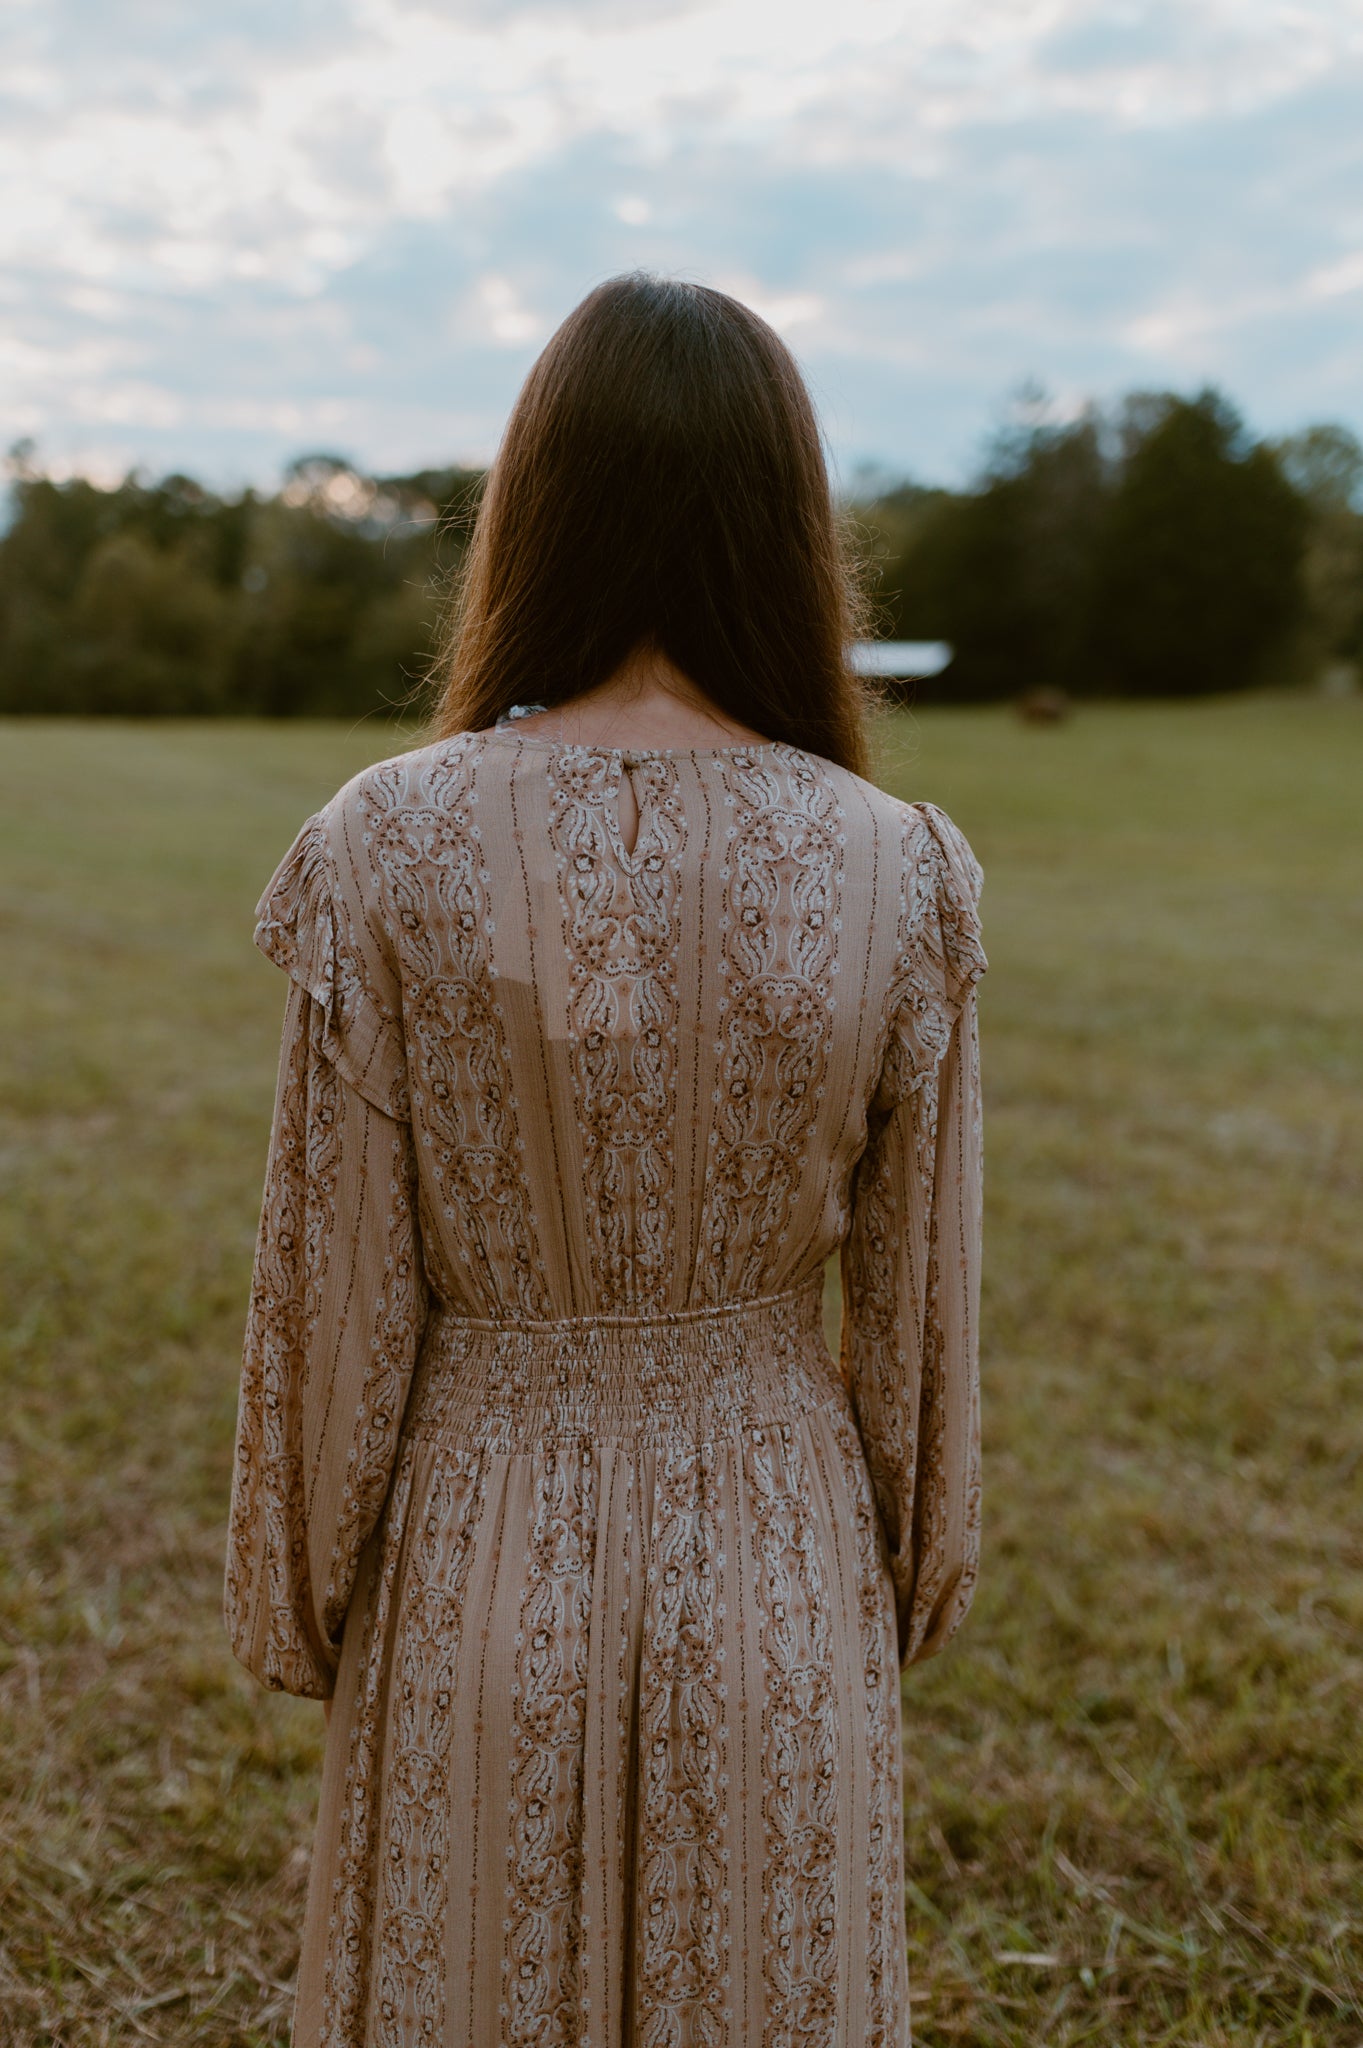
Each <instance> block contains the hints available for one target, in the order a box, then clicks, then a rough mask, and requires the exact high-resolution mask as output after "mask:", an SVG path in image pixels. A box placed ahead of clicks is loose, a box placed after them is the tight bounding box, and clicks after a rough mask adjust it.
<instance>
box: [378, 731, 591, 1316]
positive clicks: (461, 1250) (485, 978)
mask: <svg viewBox="0 0 1363 2048" xmlns="http://www.w3.org/2000/svg"><path fill="white" fill-rule="evenodd" d="M444 766H445V769H446V773H445V775H444V776H437V777H433V778H431V780H432V782H433V784H434V787H433V789H432V791H431V794H432V795H437V794H441V793H443V795H444V797H445V801H444V802H443V803H437V802H430V803H422V804H416V803H411V802H409V803H406V804H403V805H400V806H396V807H395V808H394V809H393V810H392V811H390V812H387V813H383V814H380V813H377V812H376V813H375V814H374V816H373V818H372V819H371V822H370V837H369V852H370V858H371V859H372V861H373V862H374V864H375V867H376V869H377V871H378V873H379V874H380V875H381V877H382V880H383V893H384V899H385V902H386V904H387V906H388V908H389V913H390V918H391V922H392V926H393V930H394V941H395V944H396V947H397V951H398V955H399V958H400V960H401V962H402V967H403V976H404V983H405V989H406V999H405V1016H406V1029H407V1041H408V1045H409V1047H410V1050H411V1055H412V1062H413V1075H412V1086H413V1088H414V1090H415V1091H416V1107H417V1115H418V1118H419V1121H420V1123H421V1126H422V1129H423V1132H424V1136H425V1138H426V1145H425V1148H424V1151H423V1164H424V1166H425V1168H426V1170H427V1172H428V1173H429V1176H430V1180H431V1188H430V1190H429V1193H428V1196H427V1206H428V1208H429V1210H430V1212H431V1214H432V1215H433V1216H435V1217H437V1218H438V1220H439V1223H440V1226H441V1237H442V1239H443V1240H444V1243H443V1247H442V1248H443V1250H444V1253H445V1259H444V1263H445V1264H446V1266H447V1267H448V1268H449V1269H450V1270H451V1271H452V1272H453V1273H454V1274H456V1275H457V1276H458V1279H459V1282H460V1283H461V1286H462V1288H464V1289H467V1296H466V1298H467V1299H469V1300H471V1301H473V1302H476V1303H483V1302H485V1301H486V1300H487V1299H488V1296H489V1294H492V1295H493V1296H494V1298H495V1299H499V1300H503V1301H510V1302H514V1303H515V1305H516V1306H517V1307H518V1308H519V1309H521V1310H522V1311H523V1312H524V1313H525V1314H526V1315H532V1316H543V1315H546V1314H548V1313H549V1312H550V1305H549V1302H548V1299H547V1297H546V1294H545V1291H544V1261H543V1257H542V1254H541V1251H540V1245H539V1240H538V1234H537V1229H536V1224H535V1218H534V1213H533V1207H532V1203H531V1198H530V1191H529V1182H528V1177H527V1175H526V1171H525V1164H524V1160H523V1158H522V1156H521V1133H520V1124H519V1109H520V1105H519V1103H518V1101H517V1097H516V1091H515V1086H514V1084H513V1080H512V1075H511V1071H510V1066H509V1061H508V1056H507V1044H506V1031H505V1020H504V1017H503V1013H502V1006H501V1003H500V1002H499V1001H498V996H497V979H496V972H495V965H494V962H493V958H492V951H491V942H492V938H493V934H494V923H493V918H492V912H491V900H490V891H491V885H492V877H491V874H490V873H489V871H488V868H487V866H486V863H485V859H484V855H483V850H482V843H481V842H482V833H481V828H480V826H479V824H478V822H477V818H476V815H475V809H476V807H475V805H474V803H473V800H472V793H471V792H470V791H469V790H468V788H467V786H466V784H465V783H464V782H463V781H461V780H460V779H459V778H458V777H457V776H455V775H454V774H453V773H452V772H450V771H451V769H452V766H453V764H451V763H446V764H444Z"/></svg>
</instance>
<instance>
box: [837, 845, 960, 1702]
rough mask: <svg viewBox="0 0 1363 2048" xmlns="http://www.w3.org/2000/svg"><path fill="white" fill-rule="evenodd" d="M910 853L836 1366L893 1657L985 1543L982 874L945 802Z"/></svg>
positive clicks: (944, 1606) (919, 1639)
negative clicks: (868, 1481)
mask: <svg viewBox="0 0 1363 2048" xmlns="http://www.w3.org/2000/svg"><path fill="white" fill-rule="evenodd" d="M919 816H920V818H921V819H922V821H923V826H924V828H925V829H923V830H921V831H919V832H918V833H917V834H916V836H915V838H914V841H913V845H912V848H911V858H910V860H909V861H908V862H907V863H906V883H905V894H904V913H903V926H902V929H903V933H904V940H903V948H902V954H901V962H900V973H899V975H898V976H897V979H896V987H895V990H894V992H893V999H892V1003H891V1007H890V1013H889V1028H888V1033H887V1042H886V1051H885V1057H884V1063H883V1068H882V1073H881V1079H880V1083H879V1086H878V1089H877V1092H876V1095H875V1098H874V1099H873V1101H872V1103H871V1105H870V1109H869V1114H868V1128H869V1132H870V1136H869V1140H868V1143H867V1146H866V1149H865V1151H864V1152H863V1154H862V1157H861V1159H860V1161H859V1163H858V1166H857V1170H856V1175H855V1179H854V1183H853V1190H852V1215H851V1225H850V1230H849V1233H848V1236H847V1238H846V1240H845V1242H844V1244H843V1247H842V1260H841V1263H842V1284H843V1305H844V1321H843V1331H844V1335H843V1369H844V1373H845V1375H846V1377H847V1380H848V1383H849V1385H850V1388H851V1391H852V1399H853V1403H854V1406H855V1408H856V1413H857V1419H858V1424H859V1426H860V1430H861V1436H862V1442H863V1445H864V1447H865V1451H866V1457H867V1462H868V1465H869V1467H870V1472H871V1477H872V1482H873V1485H874V1488H875V1495H876V1504H877V1509H878V1512H879V1516H880V1521H881V1526H882V1529H883V1531H884V1534H885V1538H886V1543H887V1547H888V1551H889V1559H890V1568H891V1571H892V1574H893V1578H894V1587H895V1599H896V1606H897V1610H898V1618H899V1653H900V1661H901V1663H902V1664H905V1665H907V1664H911V1663H914V1662H917V1661H918V1660H920V1659H922V1658H924V1657H930V1656H932V1655H933V1654H934V1652H935V1651H937V1650H940V1649H941V1648H942V1646H943V1644H944V1643H946V1642H947V1641H949V1639H950V1638H951V1636H952V1635H953V1634H954V1633H955V1631H956V1630H957V1628H958V1627H959V1626H960V1624H961V1622H962V1620H963V1619H964V1617H965V1614H966V1610H967V1609H968V1607H969V1605H970V1600H971V1596H972V1594H973V1591H974V1586H975V1577H976V1571H977V1566H978V1557H979V1525H980V1469H979V1457H980V1449H979V1443H980V1439H979V1339H978V1323H979V1283H980V1240H981V1103H980V1065H979V1035H978V1025H977V1010H976V997H975V982H976V981H977V980H978V978H979V976H980V975H981V974H982V973H983V972H984V969H985V964H986V963H985V956H984V953H983V951H982V949H981V946H980V942H979V927H978V921H977V917H976V909H975V906H976V902H977V899H978V893H979V886H980V872H979V869H978V867H977V866H976V864H975V861H974V857H973V855H972V854H971V853H970V849H969V847H968V846H967V845H966V842H965V840H964V839H963V838H962V837H961V835H960V833H959V832H958V831H957V830H956V828H955V827H954V826H953V825H952V824H951V823H950V821H949V820H947V819H946V818H944V817H943V816H942V814H941V813H940V812H937V811H934V810H932V809H931V808H930V807H928V806H922V807H920V809H919Z"/></svg>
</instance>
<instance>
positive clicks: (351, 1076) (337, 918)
mask: <svg viewBox="0 0 1363 2048" xmlns="http://www.w3.org/2000/svg"><path fill="white" fill-rule="evenodd" d="M328 828H329V815H328V812H327V811H320V812H318V814H317V816H316V817H313V818H309V819H308V821H307V823H306V824H305V825H304V826H303V828H302V830H301V831H300V832H299V834H298V837H297V838H296V839H295V840H294V842H293V845H292V846H291V847H290V848H289V850H288V852H287V853H286V854H285V856H284V858H283V860H282V861H281V862H280V864H279V866H278V868H277V869H276V870H275V873H274V875H273V877H272V879H271V881H270V883H269V885H268V887H267V888H266V890H265V893H264V895H263V896H262V897H261V899H260V902H259V903H258V904H257V905H256V928H255V942H256V944H257V946H258V947H259V948H260V950H261V952H262V953H263V954H264V955H265V957H266V959H267V960H273V961H274V963H275V965H276V966H277V967H282V968H283V970H284V972H285V973H286V974H287V975H288V976H289V979H290V980H291V981H294V982H296V983H297V984H298V986H299V987H300V988H302V989H306V991H307V993H308V994H309V995H310V996H311V997H312V999H313V1002H314V1004H315V1005H316V1008H315V1010H314V1013H313V1032H314V1043H315V1045H316V1047H317V1050H318V1051H319V1052H320V1053H321V1054H322V1055H323V1056H324V1058H326V1059H327V1060H328V1061H330V1063H331V1065H332V1066H333V1067H334V1068H335V1069H336V1071H337V1073H338V1074H340V1076H341V1078H342V1079H343V1080H345V1081H347V1082H349V1084H350V1086H351V1087H352V1088H354V1089H355V1090H356V1091H357V1093H359V1094H360V1095H362V1096H363V1097H364V1098H365V1100H366V1102H370V1103H372V1104H373V1106H374V1107H375V1108H376V1109H380V1110H382V1111H383V1112H384V1114H385V1115H386V1116H391V1117H394V1118H397V1119H399V1120H404V1121H405V1120H406V1119H407V1118H408V1117H409V1116H410V1114H411V1101H410V1096H409V1093H408V1086H407V1057H406V1049H405V1046H404V1042H403V1031H402V1017H401V993H400V989H399V986H398V982H397V977H396V975H395V974H394V973H393V971H392V969H391V968H390V967H389V966H388V964H387V962H386V961H385V959H384V958H383V954H382V950H381V947H380V944H379V942H378V940H377V939H376V937H375V935H374V934H373V933H372V931H371V930H370V929H369V926H368V924H367V922H366V920H365V918H364V916H363V912H362V909H361V907H360V906H359V905H358V904H357V903H355V902H354V901H350V900H347V899H348V897H351V898H353V897H355V896H357V895H358V894H359V890H358V884H357V882H356V878H354V877H352V878H351V881H352V886H351V889H350V890H349V891H347V889H346V888H345V886H344V882H343V877H342V874H341V871H340V866H339V863H338V861H337V859H336V856H335V852H334V850H333V847H332V843H331V833H330V830H329V829H328Z"/></svg>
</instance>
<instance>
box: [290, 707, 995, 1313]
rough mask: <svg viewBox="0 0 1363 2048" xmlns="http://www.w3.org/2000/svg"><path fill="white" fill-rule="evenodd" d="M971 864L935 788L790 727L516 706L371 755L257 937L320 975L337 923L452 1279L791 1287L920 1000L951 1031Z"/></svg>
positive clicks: (735, 1293) (922, 1038) (386, 1089)
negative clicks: (850, 765)
mask: <svg viewBox="0 0 1363 2048" xmlns="http://www.w3.org/2000/svg"><path fill="white" fill-rule="evenodd" d="M624 778H628V780H629V782H630V784H631V785H632V788H633V791H634V794H635V799H636V803H637V807H638V823H637V830H636V831H635V833H634V834H633V835H632V836H633V846H632V850H629V851H627V850H626V846H625V843H624V839H623V837H622V833H621V827H620V809H621V804H620V794H621V792H620V785H621V782H622V779H624ZM971 865H972V863H971V862H970V856H969V854H968V852H967V851H966V850H965V848H964V843H963V842H962V841H961V840H960V838H959V835H958V834H956V833H955V831H954V828H952V827H951V826H950V825H949V824H947V822H946V821H945V820H944V819H943V818H942V817H941V814H940V813H936V812H933V811H931V810H930V809H925V808H921V807H917V806H910V805H905V804H902V803H900V802H898V801H897V800H895V799H894V798H892V797H889V796H887V795H885V794H884V792H882V791H881V790H879V789H877V788H875V787H874V786H873V785H871V784H869V783H866V782H864V781H862V780H861V779H860V778H858V777H857V776H854V775H851V774H849V773H847V772H846V771H845V770H841V769H838V768H836V767H834V766H833V765H832V764H831V763H829V762H827V761H823V760H820V759H819V758H817V757H816V756H814V755H811V754H807V753H804V752H802V751H801V750H799V749H797V748H794V747H787V746H773V745H766V746H737V747H728V748H713V747H711V748H697V749H687V750H675V751H674V750H666V749H664V750H652V751H650V750H648V749H639V750H636V751H628V750H620V749H609V748H599V747H581V746H574V745H564V744H561V743H557V742H554V741H550V740H545V739H539V738H535V737H531V736H524V735H522V734H521V733H518V732H517V730H516V728H515V727H514V726H509V727H506V728H503V729H498V730H496V731H492V732H487V733H478V734H468V735H465V736H463V737H461V738H459V739H455V740H449V741H444V742H440V743H438V744H436V745H435V746H431V747H426V748H423V749H421V750H420V751H418V752H416V753H413V754H409V755H406V756H402V757H399V758H398V759H397V760H395V761H392V762H387V763H384V764H381V765H380V766H379V767H376V768H373V769H370V770H368V771H367V772H366V773H365V774H363V775H361V776H360V777H358V778H357V779H356V781H355V782H353V783H352V784H350V785H349V786H348V788H347V789H346V790H344V791H342V792H341V794H340V795H339V796H338V798H337V799H336V800H335V801H334V803H333V804H331V805H330V806H328V808H327V810H326V811H325V812H323V813H322V814H321V816H320V817H319V819H318V820H317V821H315V822H314V823H312V824H311V825H310V826H309V827H308V828H307V829H306V831H305V833H304V834H303V835H302V836H301V838H300V840H299V842H298V844H297V846H296V849H295V854H294V857H293V859H292V860H291V861H289V862H286V864H285V866H284V868H283V869H282V870H281V874H280V877H279V881H278V884H277V886H276V888H275V889H274V891H273V893H272V894H271V896H270V897H269V898H267V900H266V902H265V904H264V905H263V906H262V910H263V928H262V934H261V943H262V946H263V948H264V950H265V951H267V952H268V953H270V954H271V956H272V957H273V958H275V959H276V960H278V961H279V963H280V964H281V965H283V966H285V967H286V968H289V969H290V971H301V972H302V975H303V977H304V979H305V980H307V981H308V984H309V986H313V985H314V984H318V985H323V984H324V983H325V978H326V976H327V975H328V974H329V973H331V972H332V969H331V968H330V967H329V966H328V965H327V963H326V962H324V961H318V960H313V961H308V960H307V959H305V958H304V957H303V955H304V952H305V949H306V946H307V944H308V940H307V938H306V937H305V936H304V934H305V932H306V931H309V930H310V931H311V932H312V933H313V934H314V939H315V935H316V934H317V933H319V932H322V931H323V930H326V931H327V932H329V933H330V932H334V934H335V943H336V946H337V948H338V956H339V957H338V961H337V966H336V970H335V974H336V985H335V993H334V997H333V1008H334V1013H335V1016H336V1019H337V1023H336V1029H337V1033H338V1040H339V1041H342V1042H343V1043H344V1044H345V1046H346V1047H347V1048H349V1050H348V1051H347V1052H346V1054H345V1055H344V1056H345V1057H348V1058H349V1059H350V1060H351V1061H352V1064H353V1068H354V1078H355V1079H356V1081H357V1083H358V1085H359V1086H360V1087H361V1089H362V1091H363V1092H364V1093H366V1094H369V1095H370V1096H371V1097H372V1098H373V1099H374V1100H375V1101H376V1102H377V1103H378V1104H379V1106H381V1107H391V1106H392V1105H393V1104H394V1103H396V1102H398V1101H399V1100H400V1099H403V1091H404V1089H405V1088H408V1087H409V1088H410V1109H409V1112H408V1113H409V1114H410V1117H411V1122H412V1127H413V1131H414V1133H415V1135H416V1138H417V1141H418V1152H417V1157H418V1162H419V1170H420V1182H421V1197H422V1211H421V1220H422V1225H423V1249H424V1254H425V1265H426V1273H427V1276H428V1278H429V1280H430V1283H431V1285H432V1288H433V1290H434V1292H435V1294H436V1295H437V1297H438V1298H439V1299H440V1300H441V1301H442V1302H443V1303H444V1304H445V1305H446V1306H447V1307H448V1308H451V1309H454V1310H457V1311H458V1312H459V1313H461V1314H463V1315H468V1316H481V1317H493V1318H495V1317H498V1316H504V1315H509V1314H519V1315H521V1316H529V1317H533V1318H537V1319H557V1318H562V1317H569V1316H581V1315H604V1314H626V1315H640V1314H656V1313H658V1312H660V1311H665V1310H674V1309H689V1308H696V1307H702V1306H708V1305H711V1304H714V1303H719V1302H727V1301H731V1300H738V1299H741V1298H744V1297H749V1296H752V1295H758V1294H769V1293H775V1292H778V1291H780V1290H782V1289H784V1288H787V1287H790V1286H792V1285H794V1284H796V1283H797V1282H799V1281H801V1280H805V1279H808V1278H809V1277H811V1276H813V1275H817V1274H819V1273H820V1272H821V1271H822V1268H823V1264H824V1261H825V1260H826V1259H827V1258H828V1256H829V1255H830V1253H831V1252H833V1251H834V1250H836V1248H837V1247H838V1246H839V1245H840V1244H841V1243H842V1241H843V1239H844V1237H845V1236H846V1234H847V1225H848V1215H849V1198H850V1180H851V1173H852V1168H853V1166H854V1165H855V1163H856V1161H857V1160H858V1159H859V1158H860V1157H861V1154H862V1152H863V1150H864V1148H865V1145H866V1139H867V1116H868V1111H869V1109H870V1105H871V1100H872V1096H873V1094H874V1091H875V1088H876V1085H877V1080H878V1078H879V1075H880V1070H881V1067H882V1065H883V1063H884V1059H885V1053H886V1045H887V1034H888V1031H889V1028H890V1021H891V1016H892V1013H893V1012H894V1011H895V1009H896V1007H897V1006H899V1007H900V1010H901V1017H902V1016H903V1011H902V1006H903V1004H904V1003H905V1002H906V1001H907V1003H908V1005H909V1018H910V1019H911V1028H912V1030H913V1032H914V1033H915V1034H916V1038H917V1040H918V1043H917V1045H916V1046H915V1047H914V1048H912V1049H911V1050H910V1052H909V1055H908V1056H909V1057H910V1059H914V1060H917V1061H918V1062H919V1063H920V1064H921V1066H922V1068H923V1069H924V1070H926V1069H928V1068H929V1067H931V1066H932V1065H933V1064H934V1063H935V1061H936V1059H937V1057H938V1056H939V1054H940V1051H941V1043H940V1039H941V1034H942V1033H943V1032H944V1031H945V1030H946V1028H948V1024H949V1018H948V1017H947V1015H946V1012H945V1010H944V1007H943V998H944V996H946V995H947V994H948V991H947V989H946V984H945V982H944V980H943V978H942V966H941V962H940V957H939V956H940V948H941V944H942V940H941V937H940V935H939V933H938V931H937V928H936V920H937V918H938V907H939V904H940V903H942V902H945V903H946V905H947V909H948V914H949V915H951V916H955V917H957V918H959V916H960V915H961V912H960V910H959V909H958V908H957V907H956V906H955V903H954V898H955V897H956V896H961V897H962V898H963V899H965V900H966V901H967V902H968V900H969V896H970V893H971V891H972V880H971V873H970V869H971ZM323 903H324V904H325V906H326V907H325V912H324V915H323V916H322V917H320V918H319V917H318V916H317V915H316V910H317V906H318V905H319V904H323ZM961 937H962V942H963V943H964V942H965V940H964V935H961ZM960 965H962V966H964V967H968V965H969V961H968V960H966V959H963V960H962V961H961V963H960ZM906 1021H907V1020H906ZM404 1038H405V1040H406V1044H404ZM409 1050H410V1056H411V1057H410V1068H409V1065H408V1051H409ZM900 1085H901V1086H904V1087H906V1088H907V1087H911V1086H912V1085H913V1081H912V1078H911V1077H906V1078H905V1079H904V1080H903V1081H902V1082H901V1083H900Z"/></svg>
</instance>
